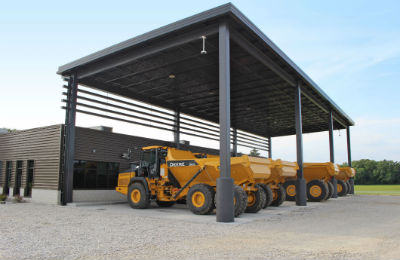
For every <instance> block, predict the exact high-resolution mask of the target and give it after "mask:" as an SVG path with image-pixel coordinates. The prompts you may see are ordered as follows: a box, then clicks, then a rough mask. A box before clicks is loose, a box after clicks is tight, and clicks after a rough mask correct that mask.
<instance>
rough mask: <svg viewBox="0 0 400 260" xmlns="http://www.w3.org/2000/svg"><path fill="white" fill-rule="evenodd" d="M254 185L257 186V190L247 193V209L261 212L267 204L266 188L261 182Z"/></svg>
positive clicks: (247, 210)
mask: <svg viewBox="0 0 400 260" xmlns="http://www.w3.org/2000/svg"><path fill="white" fill-rule="evenodd" d="M254 187H255V188H257V190H256V191H250V193H249V194H247V208H246V211H245V212H247V213H257V212H259V211H260V210H261V209H262V208H263V206H264V205H265V201H266V199H267V195H266V193H265V191H264V189H263V188H262V187H261V186H260V185H259V184H256V185H254Z"/></svg>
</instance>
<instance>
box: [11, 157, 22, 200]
mask: <svg viewBox="0 0 400 260" xmlns="http://www.w3.org/2000/svg"><path fill="white" fill-rule="evenodd" d="M22 165H23V161H17V167H16V169H15V182H14V190H13V196H16V195H20V190H21V183H22Z"/></svg>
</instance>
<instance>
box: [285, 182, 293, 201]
mask: <svg viewBox="0 0 400 260" xmlns="http://www.w3.org/2000/svg"><path fill="white" fill-rule="evenodd" d="M289 185H294V186H296V181H295V180H287V181H285V182H284V183H283V188H284V189H285V195H286V200H287V201H296V194H295V195H294V196H289V195H288V194H287V193H286V189H287V187H288V186H289Z"/></svg>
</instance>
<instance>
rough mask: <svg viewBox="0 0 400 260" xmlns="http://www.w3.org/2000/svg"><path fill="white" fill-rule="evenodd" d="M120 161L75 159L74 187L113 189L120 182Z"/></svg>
mask: <svg viewBox="0 0 400 260" xmlns="http://www.w3.org/2000/svg"><path fill="white" fill-rule="evenodd" d="M118 172H119V163H115V162H96V161H82V160H79V161H75V162H74V189H96V190H113V189H115V187H116V186H117V183H118Z"/></svg>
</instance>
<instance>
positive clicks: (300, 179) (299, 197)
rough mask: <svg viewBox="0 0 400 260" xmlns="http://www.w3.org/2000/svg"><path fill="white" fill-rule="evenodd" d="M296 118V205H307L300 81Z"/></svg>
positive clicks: (296, 95) (297, 87) (297, 91)
mask: <svg viewBox="0 0 400 260" xmlns="http://www.w3.org/2000/svg"><path fill="white" fill-rule="evenodd" d="M295 120H296V150H297V164H298V166H299V169H298V170H297V180H296V205H297V206H306V205H307V192H306V180H305V179H304V174H303V124H302V118H301V86H300V83H298V84H297V86H296V87H295Z"/></svg>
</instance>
